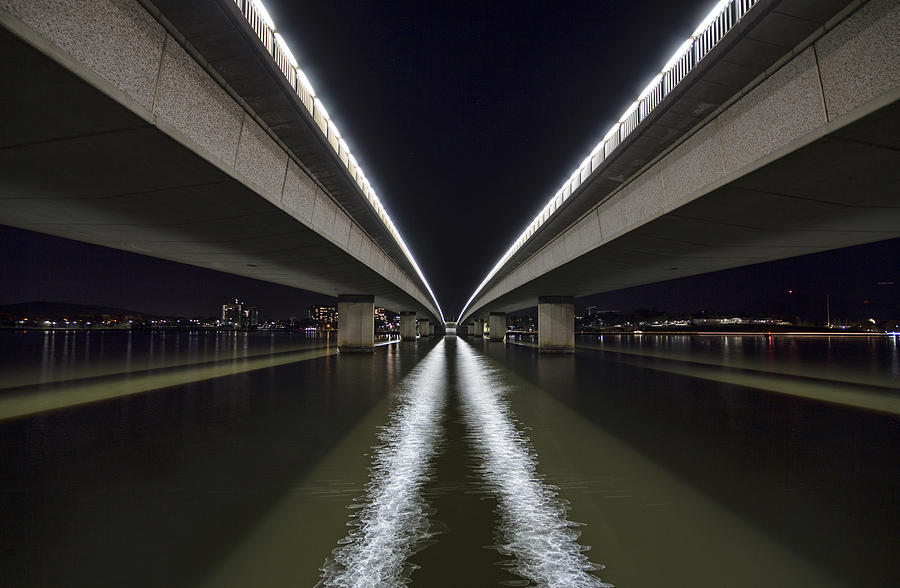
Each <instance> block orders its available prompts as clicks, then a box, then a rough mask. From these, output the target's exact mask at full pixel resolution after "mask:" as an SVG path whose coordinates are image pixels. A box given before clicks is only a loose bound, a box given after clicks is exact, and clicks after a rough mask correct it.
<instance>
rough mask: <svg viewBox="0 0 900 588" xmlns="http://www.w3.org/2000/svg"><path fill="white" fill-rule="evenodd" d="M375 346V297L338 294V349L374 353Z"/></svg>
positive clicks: (342, 351) (346, 351) (344, 351)
mask: <svg viewBox="0 0 900 588" xmlns="http://www.w3.org/2000/svg"><path fill="white" fill-rule="evenodd" d="M374 347H375V297H374V296H370V295H368V294H341V295H340V296H338V351H340V352H341V353H372V351H373V350H374Z"/></svg>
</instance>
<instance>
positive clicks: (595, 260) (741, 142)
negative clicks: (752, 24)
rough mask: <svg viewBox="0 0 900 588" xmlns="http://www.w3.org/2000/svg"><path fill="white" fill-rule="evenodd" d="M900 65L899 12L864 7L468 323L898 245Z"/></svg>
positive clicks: (534, 258) (564, 235)
mask: <svg viewBox="0 0 900 588" xmlns="http://www.w3.org/2000/svg"><path fill="white" fill-rule="evenodd" d="M898 55H900V5H898V4H897V3H896V2H893V1H890V0H888V1H879V0H873V1H872V2H869V3H867V4H865V5H864V6H862V8H861V9H860V10H858V11H856V12H854V13H852V14H851V15H850V16H849V18H847V19H846V20H844V21H843V22H841V23H839V24H838V25H837V26H836V27H835V28H833V29H832V30H830V31H823V34H822V35H821V36H820V37H819V38H817V39H815V40H814V42H813V41H808V42H807V43H805V45H803V46H800V47H798V48H797V49H795V50H794V51H793V52H791V53H789V55H788V56H787V58H785V59H784V60H783V63H781V64H779V67H778V68H777V69H774V70H773V71H771V72H769V74H768V76H767V77H765V79H760V80H757V81H756V82H755V83H754V84H753V85H751V86H748V87H747V88H745V89H744V91H742V92H740V93H739V94H738V95H736V96H734V97H733V98H732V99H731V100H730V101H729V102H728V103H726V104H725V107H723V108H721V109H719V110H718V111H716V112H714V113H712V114H711V115H710V116H709V117H707V119H706V120H705V121H703V122H702V124H700V125H698V126H697V127H695V128H694V129H692V130H691V132H689V133H687V134H686V135H685V137H684V138H683V139H682V140H681V141H679V142H677V143H676V144H674V145H673V146H672V147H671V148H669V149H668V150H667V151H665V152H663V153H662V154H661V155H659V156H658V157H656V158H655V159H652V160H650V161H649V162H648V163H647V164H646V165H645V166H644V167H642V168H641V169H639V170H638V171H637V172H636V173H634V174H633V175H632V176H631V177H629V178H627V179H626V180H625V181H624V182H623V183H621V185H620V186H619V187H617V188H615V189H613V190H611V191H610V192H609V193H608V194H607V195H605V196H598V201H595V202H596V204H595V205H594V206H593V207H590V208H589V210H586V211H585V212H584V213H583V214H581V216H578V217H575V219H574V220H569V221H567V224H566V225H563V226H557V227H554V230H555V231H556V232H555V234H554V236H553V237H552V238H547V237H544V239H545V240H546V244H545V245H543V246H542V247H541V248H540V249H539V250H537V251H535V252H533V253H529V257H527V258H525V259H519V260H517V261H516V264H517V265H513V266H511V267H509V268H504V271H502V272H500V274H499V275H498V276H497V277H496V278H494V279H493V280H492V281H491V282H489V283H488V284H487V285H486V287H485V288H484V290H483V291H482V292H481V294H480V295H479V296H478V297H476V299H475V300H474V301H473V303H472V305H471V307H470V310H469V311H467V313H466V314H467V316H466V317H461V318H462V320H465V319H466V318H467V317H473V316H484V315H486V314H487V313H488V312H489V311H497V312H512V311H515V310H519V309H523V308H527V307H533V306H535V305H536V304H537V302H538V298H539V297H540V296H546V295H566V296H575V297H577V296H585V295H589V294H594V293H599V292H605V291H611V290H617V289H621V288H627V287H631V286H637V285H642V284H648V283H653V282H659V281H662V280H667V279H673V278H679V277H684V276H690V275H696V274H700V273H705V272H710V271H716V270H722V269H728V268H733V267H738V266H743V265H749V264H754V263H760V262H766V261H772V260H776V259H781V258H787V257H793V256H797V255H803V254H808V253H815V252H820V251H825V250H828V249H834V248H839V247H845V246H851V245H858V244H863V243H869V242H874V241H879V240H883V239H889V238H895V237H900V139H898V136H900V135H898V129H900V102H898V99H900V59H898ZM626 153H627V151H626ZM599 175H601V176H602V170H601V174H599ZM610 183H611V182H608V181H607V180H606V179H605V178H603V177H600V178H599V179H598V181H597V182H595V184H594V186H590V185H589V186H588V187H587V190H591V189H593V188H594V187H595V186H596V185H601V186H602V185H604V184H606V185H608V184H610ZM598 190H599V188H598ZM573 200H576V204H577V199H574V198H573ZM836 270H838V271H839V268H836Z"/></svg>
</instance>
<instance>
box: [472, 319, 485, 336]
mask: <svg viewBox="0 0 900 588" xmlns="http://www.w3.org/2000/svg"><path fill="white" fill-rule="evenodd" d="M473 324H474V327H473V328H474V331H473V333H472V334H473V335H474V336H475V337H484V321H483V320H481V319H475V322H474V323H473Z"/></svg>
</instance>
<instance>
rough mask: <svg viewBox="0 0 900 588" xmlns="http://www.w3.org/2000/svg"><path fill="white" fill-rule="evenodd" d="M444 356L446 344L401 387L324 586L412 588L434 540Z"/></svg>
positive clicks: (325, 571) (327, 569)
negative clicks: (414, 565) (416, 567)
mask: <svg viewBox="0 0 900 588" xmlns="http://www.w3.org/2000/svg"><path fill="white" fill-rule="evenodd" d="M444 354H445V345H444V342H443V341H441V342H439V343H438V345H437V347H435V348H434V349H432V350H431V352H430V353H429V354H428V355H427V356H426V357H425V359H423V360H422V362H421V363H420V364H419V365H418V366H416V368H415V369H413V371H412V372H410V374H409V375H408V376H407V377H406V378H405V379H404V380H403V381H401V382H400V383H399V384H398V387H397V391H396V392H395V395H396V397H397V406H396V408H395V409H394V411H393V412H392V414H391V417H390V419H389V420H388V423H387V424H386V425H385V426H384V428H383V429H382V432H381V434H380V435H379V440H380V441H381V444H380V445H379V446H378V447H376V448H374V451H373V457H372V468H371V470H370V476H371V481H370V482H369V484H368V487H367V490H366V495H365V497H363V498H361V499H360V502H359V503H358V504H356V505H355V506H356V507H357V508H358V509H359V510H357V511H356V512H355V513H354V514H353V515H352V516H351V523H350V524H351V525H352V530H351V531H350V532H349V533H348V534H347V536H346V537H345V538H344V539H342V540H341V541H340V542H339V543H340V544H341V545H342V546H341V547H339V548H337V549H335V550H334V552H333V554H332V558H331V560H330V561H329V562H327V563H326V565H325V566H324V568H323V571H322V582H321V585H322V586H340V587H347V588H350V587H355V586H390V587H393V586H405V585H406V584H407V582H408V580H409V574H410V573H411V572H412V569H411V567H410V566H409V565H408V564H407V559H408V558H409V556H410V555H412V554H413V553H415V551H417V550H418V549H421V548H422V547H423V546H425V545H427V543H428V541H429V539H431V537H432V535H431V532H430V530H429V520H428V511H429V507H428V504H427V503H426V502H425V500H424V498H423V497H422V493H421V489H422V486H423V484H425V482H427V481H428V479H429V477H430V476H431V475H432V474H433V472H432V471H431V461H432V458H433V456H434V454H435V452H436V451H437V450H438V446H439V444H440V442H441V430H440V429H439V427H438V423H439V421H440V418H441V414H442V412H443V409H444V404H445V403H446V399H447V384H446V379H445V375H446V370H447V367H446V359H445V357H444Z"/></svg>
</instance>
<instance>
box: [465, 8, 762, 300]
mask: <svg viewBox="0 0 900 588" xmlns="http://www.w3.org/2000/svg"><path fill="white" fill-rule="evenodd" d="M758 2H759V0H720V2H719V3H718V4H716V6H715V7H714V8H713V9H712V10H711V11H710V12H709V14H707V15H706V18H704V19H703V20H702V21H701V22H700V24H699V26H697V28H696V30H694V32H693V34H691V36H690V37H689V38H688V39H687V40H686V41H685V42H684V43H682V44H681V46H680V47H679V48H678V50H677V51H675V53H674V54H673V55H672V57H671V58H669V60H668V61H667V62H666V64H665V65H664V66H663V68H662V70H661V71H660V72H659V73H658V74H657V75H656V76H654V78H653V80H651V82H650V84H648V85H647V87H646V88H645V89H644V91H643V92H641V94H640V95H639V96H638V98H637V100H635V101H634V102H632V103H631V105H629V107H628V108H627V109H626V110H625V112H624V113H623V114H622V116H621V117H619V120H618V121H617V122H616V123H615V124H614V125H613V126H612V128H610V129H609V131H608V132H607V133H606V135H605V136H604V137H603V139H602V140H601V141H600V142H599V143H597V145H596V146H595V147H594V149H593V150H591V153H590V154H589V155H588V156H587V157H585V158H584V160H583V161H582V162H581V164H580V165H579V166H578V168H577V169H576V170H575V171H573V172H572V175H571V176H569V179H568V180H566V182H565V183H564V184H563V185H562V187H560V189H559V190H557V192H556V193H555V194H554V195H553V197H552V198H550V200H549V201H548V202H547V204H546V205H545V206H544V208H542V209H541V211H540V212H539V213H538V215H537V216H536V217H535V218H534V220H533V221H531V223H530V224H529V225H528V226H527V227H525V230H524V231H522V234H521V235H519V237H518V238H517V239H516V240H515V242H514V243H513V244H512V246H511V247H510V248H509V249H508V250H507V251H506V253H505V254H504V255H503V257H501V258H500V260H499V261H498V262H497V263H496V265H494V267H493V268H492V269H491V271H490V272H488V274H487V276H486V277H485V278H484V280H483V281H482V282H481V284H479V286H478V288H476V289H475V292H473V293H472V296H471V297H470V298H469V300H468V302H466V305H465V306H464V307H463V309H462V311H461V312H460V313H459V316H460V317H461V318H464V317H465V311H466V310H467V309H468V308H469V305H470V304H471V303H472V301H473V300H474V299H475V297H476V296H477V295H478V293H479V292H480V291H481V290H482V289H483V288H484V287H485V285H486V284H487V283H488V282H489V281H490V280H491V278H493V277H494V276H495V275H496V274H497V272H498V271H499V270H500V268H501V267H503V265H504V264H505V263H506V262H507V261H509V259H510V258H511V257H512V256H513V255H515V253H516V252H517V251H519V249H521V248H522V247H523V246H524V245H525V243H526V242H527V241H528V240H529V239H530V238H531V237H532V236H533V235H534V234H535V233H536V232H537V230H538V229H539V228H540V227H541V226H542V225H543V224H544V223H545V222H547V220H548V219H549V218H550V217H551V216H552V215H553V213H554V212H556V210H557V209H558V208H559V207H560V205H561V204H562V202H564V201H566V200H568V199H569V198H570V197H571V196H572V194H574V193H575V191H576V190H577V188H578V187H579V186H580V185H581V184H582V183H583V182H584V181H586V180H587V179H588V178H589V177H590V175H591V174H592V173H593V172H594V171H595V170H597V169H598V168H599V166H600V164H602V163H603V161H604V160H606V159H607V158H608V157H609V156H610V155H611V154H612V153H613V151H615V150H616V148H617V147H618V146H619V145H620V144H621V143H622V141H624V140H625V138H626V137H627V136H628V135H630V134H631V133H632V132H634V130H635V129H636V128H637V127H638V126H639V125H640V123H641V122H642V121H643V120H644V119H646V118H647V117H648V116H649V115H650V113H652V112H653V110H654V109H655V108H656V107H657V106H659V104H660V103H661V102H662V101H663V99H664V98H665V97H666V96H668V95H669V94H670V93H671V92H672V91H673V90H674V89H675V87H676V86H678V84H679V83H680V82H681V81H682V80H683V79H684V78H685V77H686V76H687V75H688V74H689V73H690V72H691V70H692V69H693V68H694V67H695V66H696V65H697V63H698V62H699V61H700V60H701V59H703V58H704V57H705V56H706V55H707V54H708V53H709V52H710V51H711V50H712V49H713V48H714V47H715V46H716V45H717V44H718V43H719V42H720V41H721V40H722V38H723V37H725V35H726V34H727V33H728V31H730V30H731V29H732V28H733V27H734V25H735V24H737V22H738V21H740V20H741V18H743V17H744V16H745V15H746V14H747V12H749V11H750V10H751V9H752V8H753V7H754V6H755V5H756V4H757V3H758Z"/></svg>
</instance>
